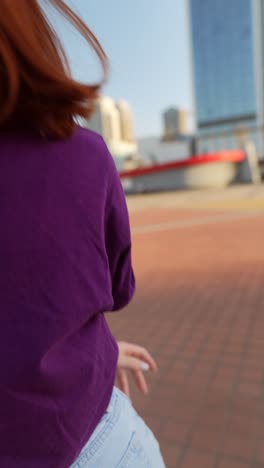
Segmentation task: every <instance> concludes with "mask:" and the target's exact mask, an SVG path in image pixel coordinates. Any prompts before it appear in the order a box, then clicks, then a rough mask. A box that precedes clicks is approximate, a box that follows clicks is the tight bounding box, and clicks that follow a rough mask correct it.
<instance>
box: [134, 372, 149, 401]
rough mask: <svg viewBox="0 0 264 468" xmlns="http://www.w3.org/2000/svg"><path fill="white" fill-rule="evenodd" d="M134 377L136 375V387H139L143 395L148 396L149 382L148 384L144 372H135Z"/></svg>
mask: <svg viewBox="0 0 264 468" xmlns="http://www.w3.org/2000/svg"><path fill="white" fill-rule="evenodd" d="M133 375H134V379H135V382H136V385H137V387H138V389H139V390H140V391H141V392H142V393H144V394H145V395H147V394H148V392H149V389H148V385H147V382H146V379H145V377H144V374H143V372H142V371H133Z"/></svg>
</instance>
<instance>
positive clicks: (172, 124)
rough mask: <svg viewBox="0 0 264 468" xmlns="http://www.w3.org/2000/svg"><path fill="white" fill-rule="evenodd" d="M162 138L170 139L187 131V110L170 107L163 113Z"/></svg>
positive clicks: (183, 134)
mask: <svg viewBox="0 0 264 468" xmlns="http://www.w3.org/2000/svg"><path fill="white" fill-rule="evenodd" d="M163 122H164V130H163V140H164V141H171V140H175V139H177V138H178V137H182V136H185V135H186V134H187V133H188V116H187V111H186V110H183V109H176V108H174V107H171V108H170V109H167V110H166V111H165V112H164V113H163Z"/></svg>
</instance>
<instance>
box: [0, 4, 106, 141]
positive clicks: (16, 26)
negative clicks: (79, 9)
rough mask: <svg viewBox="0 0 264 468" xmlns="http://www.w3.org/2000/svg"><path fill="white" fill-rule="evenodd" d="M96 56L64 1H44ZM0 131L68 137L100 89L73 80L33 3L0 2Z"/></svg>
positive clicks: (85, 32)
mask: <svg viewBox="0 0 264 468" xmlns="http://www.w3.org/2000/svg"><path fill="white" fill-rule="evenodd" d="M48 2H49V3H50V4H51V6H53V7H55V8H56V10H57V11H59V12H60V13H61V14H63V15H64V16H65V17H66V18H67V19H68V20H69V21H70V22H71V23H72V24H73V25H74V26H75V27H76V28H77V29H78V31H79V32H80V33H81V34H82V36H83V37H84V38H85V39H86V40H87V42H88V43H89V44H90V45H91V46H92V48H93V49H94V50H95V52H96V53H97V55H98V57H99V59H100V61H101V64H102V67H103V71H104V78H105V77H106V73H107V68H108V61H107V57H106V55H105V53H104V51H103V49H102V47H101V45H100V44H99V42H98V40H97V39H96V37H95V36H94V35H93V33H92V32H91V31H90V29H89V28H88V27H87V26H86V25H85V23H84V22H83V21H82V20H81V19H80V18H79V17H78V16H77V15H76V14H75V13H74V12H73V11H72V10H71V9H70V8H69V7H68V6H67V5H66V4H65V3H64V1H63V0H48ZM0 11H1V14H0V129H1V128H2V129H4V128H8V129H13V128H19V127H24V126H27V127H29V128H32V129H35V130H37V131H38V132H39V133H41V134H45V135H49V136H52V137H55V138H64V137H66V136H68V135H70V134H71V133H72V132H73V130H74V127H75V118H76V117H78V116H80V117H84V118H89V117H90V115H91V113H92V112H93V110H94V103H95V100H96V98H97V97H98V93H99V91H100V87H101V85H102V83H103V81H104V80H103V81H102V83H100V84H97V85H90V86H89V85H86V84H82V83H78V82H77V81H75V80H74V79H73V78H72V77H71V74H70V69H69V65H68V62H67V58H66V55H65V53H64V50H63V47H62V45H61V42H60V40H59V38H58V36H57V34H56V32H55V31H54V29H53V28H52V26H51V24H50V22H49V21H48V19H47V16H46V15H45V13H44V11H43V9H42V8H41V7H40V5H39V3H38V0H0Z"/></svg>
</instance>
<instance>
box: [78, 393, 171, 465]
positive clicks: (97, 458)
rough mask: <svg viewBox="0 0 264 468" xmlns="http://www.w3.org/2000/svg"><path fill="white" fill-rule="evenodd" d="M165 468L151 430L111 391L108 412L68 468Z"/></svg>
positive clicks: (130, 406)
mask: <svg viewBox="0 0 264 468" xmlns="http://www.w3.org/2000/svg"><path fill="white" fill-rule="evenodd" d="M128 467H129V468H166V467H165V464H164V461H163V459H162V456H161V453H160V448H159V444H158V442H157V440H156V439H155V437H154V435H153V433H152V432H151V430H150V429H149V428H148V427H147V426H146V424H145V423H144V421H143V420H142V419H141V418H140V417H139V416H138V414H137V413H136V411H135V410H134V408H133V406H132V404H131V401H130V400H129V399H128V398H127V397H126V396H125V395H124V394H123V393H122V392H120V390H118V389H117V388H116V387H115V388H114V391H113V395H112V398H111V401H110V404H109V406H108V409H107V411H106V413H105V415H104V416H103V418H102V419H101V421H100V423H99V424H98V426H97V427H96V429H95V431H94V433H93V434H92V436H91V438H90V440H89V442H88V443H87V445H86V446H85V447H84V449H83V451H82V452H81V454H80V456H79V458H78V460H76V462H75V463H74V464H73V465H72V467H71V468H128Z"/></svg>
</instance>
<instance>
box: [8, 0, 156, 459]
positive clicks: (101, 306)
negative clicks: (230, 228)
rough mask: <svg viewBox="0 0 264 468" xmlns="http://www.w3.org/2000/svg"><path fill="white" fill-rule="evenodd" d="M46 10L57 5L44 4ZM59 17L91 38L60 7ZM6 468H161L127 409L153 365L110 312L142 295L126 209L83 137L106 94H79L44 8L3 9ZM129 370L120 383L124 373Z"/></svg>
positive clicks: (103, 160) (24, 4)
mask: <svg viewBox="0 0 264 468" xmlns="http://www.w3.org/2000/svg"><path fill="white" fill-rule="evenodd" d="M46 3H47V2H46ZM50 5H51V6H52V7H55V8H56V9H57V10H58V12H59V13H61V14H63V15H64V16H66V17H67V18H68V19H69V20H70V21H71V22H72V23H73V25H74V26H75V27H76V28H77V29H78V30H79V32H80V33H81V34H82V35H83V36H84V37H85V38H86V39H87V41H88V42H89V43H90V44H91V45H92V47H93V49H94V50H95V52H96V53H97V55H98V57H99V59H100V61H101V63H102V66H103V70H104V74H106V71H107V59H106V56H105V54H104V52H103V50H102V48H101V46H100V44H99V43H98V41H97V40H96V38H95V37H94V36H93V34H92V33H91V31H90V30H89V29H88V28H87V27H86V26H85V24H84V23H83V22H82V21H81V20H80V19H79V18H78V17H77V16H76V15H75V14H74V13H73V12H72V11H71V10H70V9H69V7H68V6H66V4H65V3H64V2H63V1H62V0H50ZM0 11H1V15H0V72H1V73H0V216H1V229H0V249H1V252H0V253H1V263H0V310H1V313H0V317H1V328H0V359H1V362H0V364H1V372H0V411H1V414H0V467H1V468H68V467H70V466H73V467H76V468H77V467H81V466H82V467H89V468H116V467H119V468H125V467H127V466H130V467H133V468H137V467H147V466H148V467H153V468H154V467H155V468H159V467H162V466H164V464H163V461H162V458H161V455H160V452H159V448H158V444H157V442H156V441H155V439H154V437H153V435H152V433H151V432H150V431H149V429H148V428H147V427H146V426H145V425H144V423H143V421H142V420H141V419H140V418H139V417H138V416H137V414H136V413H135V411H134V410H133V407H132V405H131V403H130V400H129V399H128V398H127V397H126V396H125V395H124V393H122V392H120V391H119V390H117V388H116V387H114V382H115V378H116V374H117V377H118V380H119V383H120V385H121V389H122V390H123V391H125V392H128V386H127V378H126V375H125V370H126V369H133V371H134V376H135V378H136V382H137V384H138V386H139V388H140V389H141V390H142V391H144V392H146V391H147V388H146V382H145V379H144V377H143V374H142V369H144V368H147V367H148V366H149V367H150V368H151V369H152V370H153V371H154V370H155V369H156V364H155V362H154V361H153V359H152V358H151V356H150V355H149V354H148V353H147V351H146V350H144V349H142V348H138V347H137V346H134V345H129V344H126V343H120V344H119V357H118V346H117V344H116V342H115V340H114V338H113V337H112V335H111V333H110V330H109V328H108V326H107V323H106V320H105V317H104V312H106V311H114V310H118V309H121V308H123V307H124V306H125V305H126V304H127V303H128V302H129V301H130V299H131V297H132V295H133V292H134V276H133V272H132V268H131V243H130V230H129V223H128V215H127V209H126V204H125V199H124V195H123V191H122V188H121V184H120V181H119V178H118V175H117V173H116V170H115V166H114V163H113V160H112V158H111V156H110V155H109V153H108V151H107V148H106V146H105V144H104V142H103V140H102V139H101V137H99V136H98V135H96V134H94V133H92V132H89V131H88V130H84V129H81V128H79V127H77V126H76V123H75V122H76V119H77V118H78V117H81V118H88V117H89V116H90V115H91V113H92V111H93V108H94V103H95V99H96V98H97V96H98V92H99V90H100V85H94V86H87V85H84V84H80V83H77V82H76V81H74V80H73V79H72V78H71V76H70V72H69V68H68V66H67V61H66V57H65V54H64V52H63V50H62V47H61V46H60V44H59V41H58V38H57V36H56V34H55V32H54V30H53V29H52V27H51V25H50V24H49V22H48V20H47V18H46V16H45V14H44V12H43V11H42V10H41V8H40V6H39V4H38V2H37V0H12V1H10V0H0ZM117 367H118V372H116V371H117Z"/></svg>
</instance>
